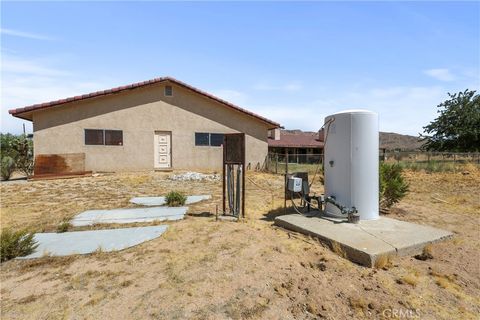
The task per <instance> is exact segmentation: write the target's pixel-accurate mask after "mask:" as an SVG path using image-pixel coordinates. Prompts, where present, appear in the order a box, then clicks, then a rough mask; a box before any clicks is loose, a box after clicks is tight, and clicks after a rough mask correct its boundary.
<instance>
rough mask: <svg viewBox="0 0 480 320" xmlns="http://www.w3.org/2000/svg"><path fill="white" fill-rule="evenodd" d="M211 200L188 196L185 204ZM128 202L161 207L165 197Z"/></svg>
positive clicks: (139, 198) (205, 196)
mask: <svg viewBox="0 0 480 320" xmlns="http://www.w3.org/2000/svg"><path fill="white" fill-rule="evenodd" d="M211 198H212V196H211V195H200V196H188V197H187V200H186V201H185V204H192V203H196V202H200V201H203V200H208V199H211ZM130 202H131V203H135V204H138V205H142V206H163V205H164V204H165V203H166V201H165V197H136V198H132V199H130Z"/></svg>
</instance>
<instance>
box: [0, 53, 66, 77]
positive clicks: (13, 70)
mask: <svg viewBox="0 0 480 320" xmlns="http://www.w3.org/2000/svg"><path fill="white" fill-rule="evenodd" d="M2 73H8V74H25V75H39V76H66V75H69V74H70V73H69V72H67V71H64V70H58V69H55V68H52V67H49V66H47V63H46V62H45V61H41V60H34V59H31V60H27V59H22V58H18V57H14V56H10V55H5V54H4V55H3V57H2Z"/></svg>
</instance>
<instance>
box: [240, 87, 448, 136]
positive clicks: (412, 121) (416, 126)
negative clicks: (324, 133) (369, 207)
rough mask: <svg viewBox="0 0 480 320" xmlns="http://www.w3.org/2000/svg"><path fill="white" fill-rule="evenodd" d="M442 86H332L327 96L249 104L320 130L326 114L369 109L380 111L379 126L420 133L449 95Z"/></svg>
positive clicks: (293, 125)
mask: <svg viewBox="0 0 480 320" xmlns="http://www.w3.org/2000/svg"><path fill="white" fill-rule="evenodd" d="M446 92H447V90H446V89H445V88H442V87H440V86H425V87H409V86H392V87H375V88H358V89H353V90H348V89H345V90H342V88H337V89H333V88H332V89H331V90H329V91H328V96H327V95H326V96H324V97H318V98H317V99H314V100H312V101H304V102H303V103H302V102H299V101H298V102H296V103H295V104H292V105H288V103H285V102H284V103H282V104H279V105H271V104H269V105H260V104H257V105H255V104H250V105H249V108H251V109H252V111H254V112H257V113H259V114H261V115H263V116H265V117H267V118H269V119H272V120H274V121H277V122H280V124H282V125H283V126H285V127H286V128H288V129H302V130H308V131H317V130H318V129H320V128H321V127H322V125H323V123H324V119H325V117H326V116H328V115H330V114H333V113H336V112H339V111H342V110H346V109H368V110H372V111H374V112H377V113H378V114H379V121H380V130H381V131H387V132H397V133H403V134H410V135H415V136H416V135H418V133H420V132H421V131H423V130H422V127H423V126H425V125H427V124H428V123H429V122H430V121H431V120H433V119H434V118H435V117H436V109H437V108H436V106H437V105H438V104H439V103H440V102H441V101H443V100H445V98H446Z"/></svg>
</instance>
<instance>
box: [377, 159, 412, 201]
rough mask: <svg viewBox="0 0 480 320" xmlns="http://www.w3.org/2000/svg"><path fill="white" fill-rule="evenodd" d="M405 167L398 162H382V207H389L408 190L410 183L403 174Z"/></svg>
mask: <svg viewBox="0 0 480 320" xmlns="http://www.w3.org/2000/svg"><path fill="white" fill-rule="evenodd" d="M402 172H403V168H402V167H401V166H400V165H398V164H388V163H381V164H380V208H381V209H384V210H385V209H389V208H391V207H392V206H393V205H394V204H396V203H398V202H399V201H400V200H401V199H402V198H403V197H405V196H406V194H407V192H408V183H407V182H406V181H405V179H404V178H403V176H402Z"/></svg>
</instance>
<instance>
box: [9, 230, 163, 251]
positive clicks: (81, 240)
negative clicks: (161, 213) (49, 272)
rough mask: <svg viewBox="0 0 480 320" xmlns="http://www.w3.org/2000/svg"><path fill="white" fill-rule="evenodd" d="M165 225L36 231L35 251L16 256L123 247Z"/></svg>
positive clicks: (148, 237) (157, 232)
mask: <svg viewBox="0 0 480 320" xmlns="http://www.w3.org/2000/svg"><path fill="white" fill-rule="evenodd" d="M167 228H168V226H167V225H161V226H151V227H138V228H122V229H111V230H91V231H74V232H64V233H36V234H35V240H36V241H37V242H38V244H39V246H38V247H37V249H36V250H35V252H34V253H32V254H30V255H28V256H25V257H19V258H17V259H31V258H40V257H42V256H45V255H49V256H68V255H72V254H87V253H92V252H94V251H96V250H99V249H101V250H102V251H104V252H110V251H118V250H123V249H126V248H130V247H133V246H135V245H138V244H140V243H142V242H145V241H149V240H153V239H155V238H158V237H159V236H160V235H162V233H164V232H165V231H166V230H167Z"/></svg>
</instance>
